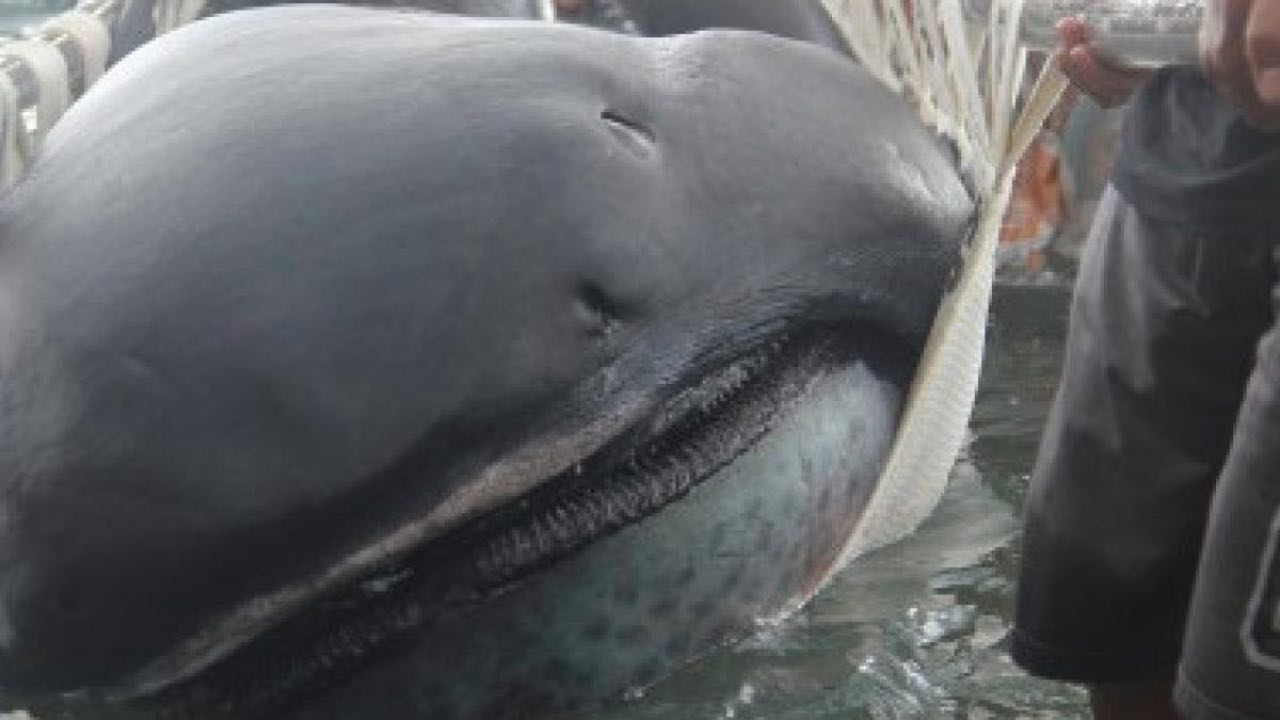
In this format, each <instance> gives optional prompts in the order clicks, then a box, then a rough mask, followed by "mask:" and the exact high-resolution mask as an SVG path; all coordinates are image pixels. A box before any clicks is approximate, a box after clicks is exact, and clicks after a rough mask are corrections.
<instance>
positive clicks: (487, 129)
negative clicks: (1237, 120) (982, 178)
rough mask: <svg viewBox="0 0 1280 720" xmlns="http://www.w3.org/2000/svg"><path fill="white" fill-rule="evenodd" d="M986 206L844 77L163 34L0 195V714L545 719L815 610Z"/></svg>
mask: <svg viewBox="0 0 1280 720" xmlns="http://www.w3.org/2000/svg"><path fill="white" fill-rule="evenodd" d="M971 214H972V202H971V199H970V197H969V196H968V194H967V192H966V191H965V188H964V186H963V184H962V182H961V179H960V177H959V174H958V172H957V171H956V167H955V163H954V161H953V158H952V156H951V155H950V153H949V152H948V149H947V148H946V147H945V146H944V145H942V144H941V143H940V142H939V141H938V140H937V139H936V138H935V137H934V136H933V135H932V134H931V133H930V132H929V131H927V130H926V129H925V128H923V127H922V126H921V125H920V123H919V122H918V120H917V119H916V118H915V115H914V113H913V111H912V110H911V109H910V108H909V107H908V106H907V105H906V104H905V103H903V102H902V101H900V99H898V98H897V97H896V96H894V95H892V94H891V93H890V92H888V91H887V90H884V89H882V88H881V87H879V86H878V85H876V84H875V82H874V81H872V80H871V79H870V78H869V77H867V76H866V75H865V74H864V73H863V72H862V71H860V70H859V69H858V68H857V67H856V66H855V65H853V64H852V63H850V62H848V61H847V60H846V59H844V58H842V57H841V56H839V55H837V54H835V53H831V52H828V51H826V50H823V49H821V48H816V47H813V46H811V45H808V44H805V43H800V42H794V41H790V40H785V39H780V38H775V37H770V36H767V35H763V34H757V33H750V32H734V31H715V32H705V33H697V34H693V35H687V36H679V37H672V38H661V39H646V38H635V37H627V36H623V35H615V34H609V33H604V32H598V31H594V30H590V29H585V28H579V27H573V26H567V25H552V24H546V23H527V22H519V21H511V20H478V19H472V18H452V17H442V16H432V15H424V14H414V13H404V12H386V11H378V10H368V9H356V8H345V7H338V6H294V7H282V8H270V9H263V10H248V11H244V12H237V13H229V14H227V15H223V16H219V17H215V18H211V19H209V20H205V21H201V22H199V23H196V24H194V25H192V26H190V27H188V28H186V29H183V30H180V31H177V32H175V33H171V34H169V35H166V36H164V37H162V38H160V39H159V40H157V41H155V42H153V43H149V44H148V45H146V46H144V47H143V48H141V49H140V50H138V51H137V52H135V53H133V54H132V55H130V56H129V57H127V58H125V59H124V60H123V61H122V62H121V63H120V64H119V65H118V66H117V67H116V68H114V69H113V70H112V71H111V72H110V73H108V75H107V76H106V77H105V78H104V79H103V80H102V81H101V82H100V83H99V84H98V85H96V86H95V87H94V88H93V89H92V90H91V91H90V92H89V93H88V94H87V95H86V96H85V98H84V99H82V100H81V101H80V102H79V103H77V104H76V105H75V106H74V107H73V108H72V109H71V110H70V111H69V113H68V114H67V115H66V116H65V118H64V119H63V120H62V121H61V123H60V124H59V125H58V126H57V127H55V128H54V130H53V132H52V133H51V134H50V135H49V137H48V139H47V141H46V144H45V145H44V148H43V150H42V155H41V157H40V158H39V159H38V160H37V162H36V163H35V165H34V167H33V170H32V172H31V174H30V176H29V177H28V178H27V179H26V180H25V181H24V182H23V183H21V184H20V185H18V186H17V187H16V188H14V189H13V190H12V191H11V192H10V193H9V194H7V195H6V196H4V197H3V198H0V695H3V697H4V698H6V700H4V701H2V702H0V704H2V703H4V702H7V703H8V704H9V705H11V706H14V707H28V708H31V709H33V710H35V711H36V712H37V714H39V715H41V716H43V717H45V718H64V717H65V718H88V719H104V718H168V719H177V720H181V719H196V718H199V719H202V720H231V719H235V720H246V719H250V720H251V719H253V718H288V719H289V720H313V719H314V720H319V719H321V718H324V719H328V718H334V719H336V718H352V717H362V718H363V717H369V718H374V717H376V718H388V719H390V720H397V719H400V718H406V719H407V718H436V719H447V718H455V719H462V718H467V719H476V718H483V719H493V720H499V719H502V718H536V717H541V716H545V715H547V714H550V713H555V712H560V711H565V710H572V709H577V708H582V707H588V706H591V705H592V704H595V703H599V702H604V701H607V700H609V699H612V698H617V697H619V696H621V695H622V693H623V692H624V691H625V690H626V689H627V688H630V687H635V686H640V685H644V684H647V683H650V682H653V681H654V680H656V679H657V678H659V677H661V676H662V675H664V674H665V673H667V672H669V671H670V670H671V669H672V668H674V667H676V666H678V665H680V664H681V663H684V662H688V661H689V660H690V659H692V658H695V657H697V656H698V655H699V654H701V653H703V652H705V651H707V650H708V649H709V648H711V647H714V646H716V645H718V644H721V643H724V642H727V641H730V640H732V639H733V638H736V637H741V636H742V635H744V634H746V633H750V632H751V631H752V630H753V628H754V627H755V626H756V623H758V622H760V621H761V620H766V619H768V618H772V617H776V616H778V615H780V614H782V613H784V612H786V611H788V610H790V609H793V608H794V607H795V605H797V604H798V603H801V602H803V601H804V600H805V599H806V598H807V597H808V596H809V595H810V594H811V593H812V592H813V590H814V589H815V587H816V586H817V585H818V584H819V583H820V582H821V581H822V579H823V578H824V577H826V576H827V575H828V574H829V573H830V572H831V571H832V570H833V567H832V566H833V564H834V563H835V562H836V559H837V558H838V557H839V555H840V551H841V549H842V548H843V544H844V542H845V541H846V540H847V539H848V537H849V536H850V534H851V533H852V532H853V529H854V528H856V526H857V523H858V519H859V516H860V512H861V509H862V507H863V504H864V503H865V501H866V499H867V497H868V495H869V494H870V493H871V492H872V491H873V490H874V487H875V483H876V479H877V475H878V471H879V467H880V464H881V462H882V460H883V458H884V456H885V454H886V452H887V448H888V446H889V443H890V442H891V440H892V437H893V433H894V429H895V426H896V423H897V419H898V415H899V411H900V404H901V399H902V397H903V395H904V393H905V388H906V387H907V385H908V384H909V382H910V378H911V375H912V373H913V370H914V363H915V361H916V358H917V356H918V354H919V352H920V348H921V346H922V344H923V339H924V337H925V335H926V334H927V331H928V328H929V326H930V323H931V321H932V318H933V316H934V313H935V310H936V307H937V304H938V302H939V298H940V297H941V295H942V293H943V290H944V286H945V284H946V280H947V277H948V274H949V272H950V271H951V269H952V267H953V265H954V264H955V261H956V258H957V256H958V251H959V247H960V244H961V243H962V241H963V239H964V237H965V235H966V230H967V226H968V223H969V222H970V216H971Z"/></svg>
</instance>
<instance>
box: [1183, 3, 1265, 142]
mask: <svg viewBox="0 0 1280 720" xmlns="http://www.w3.org/2000/svg"><path fill="white" fill-rule="evenodd" d="M1200 65H1201V67H1202V68H1203V69H1204V72H1205V74H1206V75H1208V76H1209V79H1210V80H1212V81H1213V82H1214V84H1215V85H1217V87H1218V90H1219V91H1220V92H1221V93H1222V94H1223V95H1224V96H1225V97H1226V98H1227V100H1229V101H1230V102H1231V103H1233V104H1234V105H1236V106H1237V107H1239V108H1240V109H1241V110H1242V111H1243V112H1244V115H1245V117H1246V118H1247V119H1248V120H1249V122H1251V123H1252V124H1254V125H1257V126H1259V127H1262V128H1266V129H1280V0H1208V2H1207V3H1206V4H1205V15H1204V22H1203V23H1202V24H1201V26H1200Z"/></svg>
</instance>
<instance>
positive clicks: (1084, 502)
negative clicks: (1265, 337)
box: [1012, 191, 1270, 717]
mask: <svg viewBox="0 0 1280 720" xmlns="http://www.w3.org/2000/svg"><path fill="white" fill-rule="evenodd" d="M1268 251H1269V249H1268V248H1267V247H1266V246H1265V245H1264V244H1263V243H1261V242H1253V243H1250V242H1248V241H1245V240H1243V239H1240V238H1236V237H1222V238H1206V237H1204V236H1203V235H1200V234H1197V233H1195V232H1193V231H1190V230H1188V229H1186V228H1183V227H1181V226H1171V225H1166V224H1157V223H1152V222H1150V221H1148V220H1146V219H1145V218H1143V217H1142V216H1141V215H1140V214H1139V213H1137V212H1135V211H1134V210H1133V208H1130V207H1129V206H1128V205H1127V204H1126V203H1125V202H1124V201H1123V199H1121V198H1119V197H1118V196H1117V194H1116V193H1114V191H1109V192H1108V194H1107V196H1106V197H1105V198H1104V201H1103V204H1102V207H1101V208H1100V211H1099V217H1098V219H1097V220H1096V222H1095V228H1094V234H1093V236H1092V237H1091V238H1090V240H1089V244H1088V246H1087V247H1086V249H1085V254H1084V257H1083V259H1082V263H1081V267H1080V272H1079V279H1078V281H1077V289H1076V297H1075V303H1074V305H1073V308H1072V321H1071V330H1070V337H1069V339H1068V343H1067V352H1066V357H1065V361H1064V369H1063V376H1062V381H1061V384H1060V387H1059V391H1058V396H1057V398H1056V400H1055V403H1054V408H1053V410H1052V412H1051V415H1050V418H1049V421H1048V423H1047V426H1046V429H1045V434H1044V438H1043V441H1042V443H1041V447H1040V453H1039V457H1038V458H1037V463H1036V469H1035V472H1034V473H1033V478H1032V485H1031V488H1030V493H1029V497H1028V503H1027V504H1028V507H1027V526H1026V532H1025V535H1024V542H1023V558H1022V570H1021V575H1020V578H1019V592H1018V607H1017V617H1016V623H1015V625H1016V629H1015V633H1014V641H1013V648H1012V652H1013V656H1014V659H1015V661H1017V662H1018V663H1019V664H1020V665H1022V666H1023V667H1024V668H1026V669H1028V670H1029V671H1030V672H1032V673H1033V674H1037V675H1042V676H1045V677H1050V678H1054V679H1059V680H1066V681H1071V682H1079V683H1084V684H1090V685H1096V686H1098V687H1097V691H1096V692H1095V693H1094V695H1095V699H1096V700H1097V702H1098V703H1099V708H1100V710H1102V711H1104V712H1105V711H1106V710H1107V708H1108V707H1109V706H1116V707H1118V708H1119V709H1120V710H1122V711H1124V712H1122V713H1121V714H1122V715H1123V716H1124V717H1169V714H1168V712H1169V707H1168V706H1169V699H1168V694H1167V690H1168V679H1169V678H1171V677H1172V676H1173V674H1174V669H1175V667H1176V665H1177V662H1178V657H1179V654H1180V648H1181V640H1182V630H1183V626H1184V621H1185V616H1186V608H1187V604H1188V602H1189V598H1190V594H1191V586H1192V582H1193V578H1194V575H1195V568H1196V562H1197V559H1198V557H1199V549H1200V542H1201V538H1202V536H1203V530H1204V525H1205V519H1206V516H1207V513H1208V506H1209V502H1210V498H1211V496H1212V493H1213V487H1214V483H1215V480H1216V478H1217V476H1218V473H1219V470H1220V468H1221V466H1222V462H1223V460H1224V458H1225V456H1226V452H1227V448H1228V447H1229V444H1230V439H1231V430H1232V427H1233V425H1234V419H1235V415H1236V412H1237V409H1238V407H1239V403H1240V399H1241V397H1242V396H1243V393H1244V386H1245V383H1246V380H1247V378H1248V375H1249V372H1250V369H1251V367H1252V357H1253V353H1254V348H1255V347H1256V344H1257V338H1258V337H1259V336H1260V335H1261V334H1262V332H1263V331H1264V330H1265V329H1266V327H1267V326H1268V324H1269V323H1270V307H1269V297H1268V294H1269V289H1270V279H1269V278H1270V275H1269V273H1270V264H1269V262H1267V257H1268V255H1267V253H1268ZM1260 269H1265V271H1266V273H1268V274H1266V275H1263V274H1260ZM1162 684H1163V685H1162ZM1144 698H1145V700H1144ZM1139 706H1140V707H1142V708H1144V709H1145V710H1144V711H1150V713H1153V714H1149V715H1139V714H1137V713H1138V712H1139V711H1138V710H1137V709H1135V708H1136V707H1139ZM1162 712H1163V713H1164V715H1161V714H1160V713H1162ZM1100 717H1102V716H1101V715H1100Z"/></svg>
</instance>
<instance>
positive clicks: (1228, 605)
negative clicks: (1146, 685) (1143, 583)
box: [1177, 257, 1280, 720]
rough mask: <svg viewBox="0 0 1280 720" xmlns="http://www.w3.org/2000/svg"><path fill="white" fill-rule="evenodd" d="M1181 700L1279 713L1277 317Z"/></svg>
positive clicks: (1240, 427)
mask: <svg viewBox="0 0 1280 720" xmlns="http://www.w3.org/2000/svg"><path fill="white" fill-rule="evenodd" d="M1277 264H1280V257H1277ZM1275 308H1276V313H1277V316H1278V317H1280V286H1277V290H1276V296H1275ZM1177 700H1178V706H1179V708H1180V709H1181V710H1182V712H1183V714H1184V715H1185V716H1186V717H1187V718H1190V719H1191V720H1254V719H1256V720H1275V718H1280V323H1278V324H1276V325H1274V326H1273V327H1272V328H1271V329H1270V330H1269V331H1268V332H1267V334H1266V336H1265V337H1264V338H1263V339H1262V342H1261V344H1260V345H1259V348H1258V353H1257V363H1256V366H1255V368H1254V371H1253V375H1252V377H1251V378H1250V380H1249V387H1248V394H1247V395H1246V397H1245V400H1244V403H1243V405H1242V408H1241V411H1240V416H1239V419H1238V420H1237V423H1236V429H1235V434H1234V438H1233V441H1232V445H1231V452H1230V454H1229V456H1228V459H1227V463H1226V465H1225V467H1224V468H1223V471H1222V476H1221V478H1220V480H1219V485H1218V490H1217V493H1216V495H1215V497H1214V501H1213V508H1212V512H1211V515H1210V521H1209V530H1208V534H1207V535H1206V538H1205V547H1204V553H1203V555H1202V556H1201V561H1200V568H1199V574H1198V577H1197V580H1196V588H1195V594H1194V596H1193V600H1192V604H1191V613H1190V617H1189V620H1188V624H1187V637H1186V644H1185V649H1184V655H1183V662H1182V667H1181V669H1180V673H1179V679H1178V687H1177Z"/></svg>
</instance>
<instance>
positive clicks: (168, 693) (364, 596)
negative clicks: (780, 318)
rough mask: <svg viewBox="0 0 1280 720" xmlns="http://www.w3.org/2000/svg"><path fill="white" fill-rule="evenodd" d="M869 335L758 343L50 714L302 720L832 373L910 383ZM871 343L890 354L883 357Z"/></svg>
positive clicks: (747, 446)
mask: <svg viewBox="0 0 1280 720" xmlns="http://www.w3.org/2000/svg"><path fill="white" fill-rule="evenodd" d="M858 330H859V329H858V328H850V327H829V326H822V327H817V328H808V329H804V330H800V331H793V332H789V333H786V334H783V335H779V336H776V337H773V338H771V339H769V340H767V341H764V342H760V343H757V344H755V345H753V346H752V348H751V349H750V350H748V351H746V352H743V353H740V354H737V355H736V356H735V358H734V359H733V360H731V361H729V362H727V363H723V364H720V365H718V366H717V368H716V369H715V370H713V371H711V372H706V373H702V374H701V376H700V379H698V380H697V381H694V382H689V383H685V384H683V385H682V386H681V387H680V388H679V389H677V390H675V391H672V392H671V393H670V396H669V398H668V399H667V400H666V401H665V402H663V403H661V404H660V410H658V411H657V412H655V413H652V414H651V415H649V416H648V417H646V418H645V419H644V420H643V421H642V422H639V423H636V424H634V425H633V426H632V427H631V428H630V429H629V430H628V431H626V432H624V433H622V434H620V435H619V436H618V437H616V438H614V439H613V440H612V441H610V442H608V443H606V444H605V445H604V446H603V447H602V448H600V449H599V450H597V451H596V452H594V453H593V454H591V455H590V456H589V457H586V458H583V459H582V460H581V461H580V462H578V463H576V464H574V465H573V466H572V467H570V468H569V469H568V470H566V471H565V472H563V473H561V474H559V475H557V476H556V477H553V478H550V479H548V480H545V481H543V482H541V483H539V484H538V486H537V488H536V489H535V490H534V491H532V492H530V493H528V494H526V495H525V496H523V497H521V498H520V499H519V500H518V501H516V502H513V503H510V504H508V505H507V506H504V507H502V508H499V509H497V510H495V511H493V512H491V513H489V514H487V515H485V516H483V517H481V518H479V519H478V520H476V521H473V522H470V523H468V524H466V525H465V526H463V527H460V528H458V529H456V530H454V531H452V532H450V533H448V534H446V535H444V536H442V537H439V538H437V539H434V540H432V541H430V542H429V543H427V544H425V545H424V546H422V547H420V548H419V549H418V550H417V551H415V552H413V553H411V554H410V555H409V556H407V557H401V558H397V559H396V560H394V561H389V562H388V563H387V564H385V565H384V566H381V567H378V568H376V569H375V570H374V571H372V572H369V573H367V574H365V575H363V576H362V577H361V578H360V579H359V580H358V581H356V582H354V583H350V584H348V585H345V586H344V587H341V588H339V589H337V590H331V591H328V592H325V593H323V594H321V595H319V596H317V597H316V598H314V599H313V600H312V601H311V602H309V603H307V604H306V606H305V609H304V610H302V611H301V612H299V613H297V614H295V615H293V616H292V617H290V618H288V619H286V620H284V621H283V622H280V623H278V624H276V625H275V626H274V627H272V628H271V629H269V630H268V631H266V632H265V633H263V634H261V635H259V636H257V637H255V638H253V639H251V640H249V641H248V642H245V643H244V644H242V645H241V646H239V647H238V648H237V649H235V650H234V651H232V652H230V653H228V654H227V655H226V656H225V657H222V658H219V659H218V660H217V661H216V662H213V663H211V664H209V665H208V667H205V668H201V669H199V670H198V671H194V672H192V671H188V672H185V673H179V674H178V677H179V679H178V680H176V681H175V682H172V683H169V684H166V685H163V686H162V687H160V688H158V689H157V690H156V691H154V692H151V691H148V692H146V693H143V694H134V693H130V694H129V696H128V697H126V698H125V699H123V700H122V699H121V697H120V696H117V697H114V698H109V699H106V700H104V699H103V696H102V695H101V694H99V693H84V694H80V695H75V696H64V697H61V698H58V699H57V700H56V701H55V702H53V703H51V704H48V705H46V708H47V709H48V711H49V712H51V713H52V716H53V717H59V716H68V717H85V718H94V720H116V719H117V718H119V719H120V720H133V719H134V718H146V719H147V720H150V719H151V718H164V719H165V720H185V719H187V718H190V719H192V720H195V719H197V718H198V719H200V720H224V719H225V720H232V719H233V718H234V719H235V720H252V719H254V718H281V717H288V716H289V714H290V713H291V712H292V711H293V710H294V709H295V708H298V707H301V706H304V705H306V704H307V703H308V702H310V701H311V700H312V699H318V698H320V697H321V696H322V695H323V694H324V693H325V692H326V691H327V690H328V689H330V688H332V687H334V686H335V685H341V684H342V683H343V682H345V681H346V680H348V679H350V678H351V677H353V676H355V675H357V674H359V673H362V672H376V667H377V665H378V664H379V662H380V661H382V660H385V659H390V658H392V657H394V656H395V655H397V654H399V653H404V652H412V651H413V648H414V646H415V644H416V643H417V638H418V637H419V635H420V634H421V633H422V631H423V629H424V628H426V627H429V626H430V625H431V624H432V623H437V622H441V621H442V619H447V618H449V617H455V616H457V615H459V614H461V613H466V612H467V611H468V609H470V608H474V607H477V606H479V605H483V604H484V603H486V602H488V601H489V600H491V599H492V598H494V597H497V596H500V595H503V594H505V593H509V592H515V591H518V589H519V588H520V587H521V586H522V585H523V584H525V583H528V582H530V581H531V580H532V579H535V578H537V577H538V576H540V575H541V574H544V573H546V572H547V571H549V570H550V569H552V568H555V567H556V566H557V565H559V564H561V563H562V562H564V561H565V560H566V559H568V558H572V557H574V556H576V555H579V554H582V553H587V552H590V550H591V548H592V546H593V545H595V544H596V543H598V542H600V541H602V540H603V539H606V538H609V537H611V536H614V535H617V534H619V533H621V532H623V531H625V530H626V529H627V528H630V527H633V526H637V525H640V524H643V523H646V522H647V521H649V520H650V519H653V518H655V517H657V516H660V515H661V514H662V513H663V511H664V510H666V509H667V508H669V507H670V506H672V505H673V504H675V503H679V502H681V501H682V500H684V499H686V498H688V497H689V496H690V494H691V493H694V492H695V491H696V490H697V489H698V488H699V487H700V486H702V485H703V484H706V483H709V482H710V481H712V480H713V479H715V478H716V477H717V476H719V475H722V474H725V473H724V471H725V470H726V469H727V468H731V467H732V466H733V465H734V464H735V463H736V462H737V461H738V460H739V458H741V457H743V456H744V455H747V454H749V453H751V452H753V450H755V449H756V448H757V447H758V446H759V445H760V444H761V443H762V441H763V440H765V439H766V438H768V437H769V435H770V434H771V433H772V432H773V431H774V429H775V428H776V427H777V426H778V424H779V423H781V422H785V421H786V420H787V418H789V417H790V416H791V415H793V414H795V413H796V412H797V409H799V408H801V407H802V406H803V405H804V404H805V403H806V402H808V401H810V400H811V398H812V396H813V395H814V393H815V388H816V387H817V386H818V385H819V384H820V383H821V381H822V380H823V379H824V378H829V377H831V376H832V375H833V374H837V373H840V372H845V371H847V370H848V369H849V368H851V367H854V366H859V367H867V368H870V371H871V372H872V373H873V374H877V375H878V374H880V373H882V372H883V373H885V374H887V375H889V376H890V377H891V378H892V379H891V380H890V384H892V385H894V386H896V387H899V388H901V387H902V386H903V385H904V384H905V380H904V379H902V378H903V377H904V376H905V373H903V372H902V371H901V370H900V369H899V370H893V371H890V370H889V368H902V367H909V366H911V365H912V364H913V363H911V362H907V361H906V360H905V359H904V353H903V352H901V351H900V350H899V349H898V348H897V346H896V345H895V344H894V343H892V342H885V341H883V340H881V341H879V342H873V343H867V342H866V340H865V337H866V334H865V332H858ZM869 345H870V346H872V347H876V348H879V349H878V350H876V351H875V352H871V353H869V352H868V351H867V347H868V346H869ZM885 348H889V349H887V350H886V349H885ZM827 555H830V557H832V558H834V557H836V556H838V555H839V549H838V548H837V549H834V550H833V551H832V552H830V553H827ZM825 571H826V569H817V570H813V571H811V573H810V574H815V573H816V574H821V573H822V572H825ZM819 582H820V579H819V578H818V577H817V576H816V575H815V576H814V577H810V578H808V579H804V580H801V581H799V587H798V588H797V590H796V591H795V594H796V595H797V596H806V597H807V595H808V594H809V593H811V592H812V591H813V589H814V588H815V587H816V585H817V584H818V583H819ZM775 604H777V603H775ZM171 664H173V665H175V666H177V665H180V663H171ZM58 713H62V715H59V714H58Z"/></svg>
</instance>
